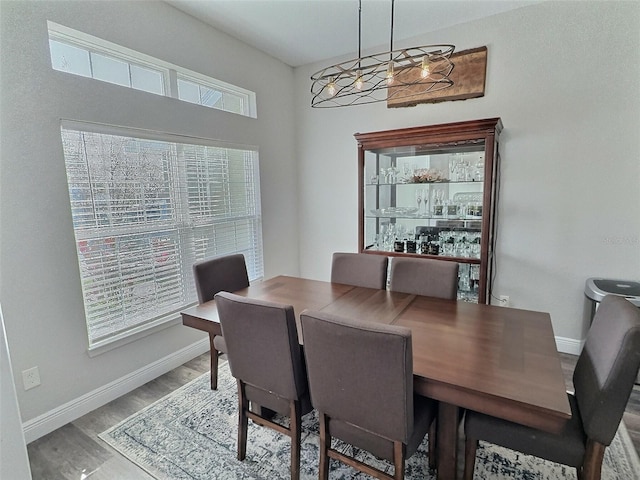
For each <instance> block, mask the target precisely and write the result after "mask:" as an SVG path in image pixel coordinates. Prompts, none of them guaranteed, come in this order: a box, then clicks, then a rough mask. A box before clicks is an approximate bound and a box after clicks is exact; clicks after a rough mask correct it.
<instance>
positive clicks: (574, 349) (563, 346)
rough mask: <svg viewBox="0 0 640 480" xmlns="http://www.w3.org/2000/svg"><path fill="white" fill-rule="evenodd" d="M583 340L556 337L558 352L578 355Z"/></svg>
mask: <svg viewBox="0 0 640 480" xmlns="http://www.w3.org/2000/svg"><path fill="white" fill-rule="evenodd" d="M583 346H584V340H576V339H575V338H565V337H556V348H557V349H558V351H559V352H562V353H570V354H571V355H580V352H581V351H582V347H583Z"/></svg>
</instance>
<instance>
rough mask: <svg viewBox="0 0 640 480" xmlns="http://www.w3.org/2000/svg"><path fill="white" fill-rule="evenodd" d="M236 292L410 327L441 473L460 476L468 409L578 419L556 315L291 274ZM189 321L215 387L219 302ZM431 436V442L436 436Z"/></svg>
mask: <svg viewBox="0 0 640 480" xmlns="http://www.w3.org/2000/svg"><path fill="white" fill-rule="evenodd" d="M234 293H236V294H238V295H242V296H246V297H251V298H256V299H262V300H268V301H271V302H277V303H283V304H288V305H292V306H293V308H294V311H295V314H296V320H297V322H298V338H299V340H300V343H302V336H301V334H300V332H301V329H300V323H299V322H300V320H299V316H300V313H301V312H302V311H303V310H305V309H308V310H316V311H323V312H330V313H333V314H336V315H341V316H345V317H350V318H355V319H359V320H364V321H368V322H375V323H385V324H393V325H401V326H404V327H407V328H409V329H411V332H412V342H413V376H414V390H415V391H416V393H418V394H420V395H424V396H426V397H430V398H433V399H436V400H438V401H439V409H438V422H437V442H436V443H437V456H438V467H437V478H438V479H440V480H451V479H455V478H457V476H458V472H457V455H458V449H457V444H458V424H459V419H460V416H459V415H460V411H461V409H470V410H475V411H477V412H482V413H486V414H489V415H493V416H496V417H500V418H504V419H507V420H510V421H513V422H517V423H520V424H523V425H528V426H531V427H534V428H538V429H542V430H546V431H549V432H559V431H560V430H561V429H562V427H563V426H564V424H565V423H566V421H567V420H568V419H569V418H571V410H570V407H569V401H568V399H567V395H566V387H565V382H564V376H563V372H562V367H561V364H560V357H559V354H558V351H557V349H556V344H555V339H554V334H553V327H552V324H551V317H550V315H549V314H548V313H542V312H535V311H530V310H520V309H515V308H505V307H497V306H492V305H479V304H473V303H467V302H462V301H454V300H444V299H438V298H432V297H421V296H417V295H409V294H405V293H398V292H391V291H387V290H378V289H370V288H361V287H354V286H351V285H344V284H338V283H330V282H323V281H318V280H310V279H304V278H297V277H289V276H278V277H274V278H271V279H269V280H265V281H262V282H257V283H255V284H253V285H251V286H249V287H248V288H245V289H243V290H239V291H237V292H234ZM181 314H182V321H183V324H184V325H186V326H189V327H193V328H196V329H199V330H203V331H205V332H207V333H208V334H209V338H210V343H211V347H212V348H211V386H212V388H216V386H217V366H218V355H217V352H216V351H215V348H214V346H213V338H214V337H215V336H216V335H220V334H221V329H220V324H219V321H218V314H217V310H216V305H215V301H210V302H207V303H203V304H201V305H196V306H193V307H190V308H187V309H186V310H184V311H182V312H181ZM430 441H431V439H430Z"/></svg>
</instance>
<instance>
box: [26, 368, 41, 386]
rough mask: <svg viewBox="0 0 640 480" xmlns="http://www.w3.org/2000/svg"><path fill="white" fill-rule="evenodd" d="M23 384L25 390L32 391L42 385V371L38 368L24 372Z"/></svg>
mask: <svg viewBox="0 0 640 480" xmlns="http://www.w3.org/2000/svg"><path fill="white" fill-rule="evenodd" d="M22 383H23V384H24V389H25V390H30V389H32V388H34V387H37V386H38V385H40V371H39V370H38V367H33V368H29V369H28V370H24V371H23V372H22Z"/></svg>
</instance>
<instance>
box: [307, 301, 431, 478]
mask: <svg viewBox="0 0 640 480" xmlns="http://www.w3.org/2000/svg"><path fill="white" fill-rule="evenodd" d="M300 321H301V323H302V337H303V341H304V352H305V358H306V360H307V373H308V376H309V390H310V392H311V402H312V404H313V406H314V407H315V408H316V410H318V416H319V419H320V467H319V469H320V474H319V478H320V479H321V480H326V479H327V478H328V476H329V458H333V459H336V460H339V461H341V462H343V463H345V464H347V465H350V466H352V467H354V468H356V469H358V470H360V471H362V472H364V473H367V474H368V475H372V476H374V477H376V478H380V479H388V480H391V479H402V478H404V471H405V465H404V462H405V459H406V458H408V457H409V456H411V455H412V454H413V453H414V452H415V451H416V450H417V448H418V446H419V445H420V443H421V442H422V439H423V438H424V437H425V435H426V433H427V431H428V430H429V427H430V425H431V424H432V423H433V421H434V419H435V416H436V413H437V403H436V402H435V401H433V400H431V399H428V398H424V397H420V396H418V395H415V394H414V392H413V356H412V344H411V330H409V329H407V328H404V327H399V326H394V325H382V324H375V323H365V322H361V321H356V320H350V319H346V318H343V317H339V316H336V315H332V314H327V313H322V312H312V311H309V310H306V311H304V312H303V313H302V314H301V315H300ZM332 438H338V439H340V440H342V441H343V442H346V443H348V444H351V445H352V446H354V447H356V448H361V449H363V450H367V451H369V452H370V453H372V454H374V455H375V456H377V457H379V458H382V459H385V460H388V461H390V462H392V463H393V465H394V475H393V476H391V475H389V474H386V473H384V472H382V471H381V470H379V469H377V468H374V467H373V466H371V465H368V464H366V463H363V462H361V461H359V460H356V459H355V458H354V457H351V456H348V455H347V454H345V453H341V452H340V451H338V450H336V449H334V448H332V444H331V440H332ZM431 441H432V439H431V438H430V439H429V442H431ZM434 453H435V452H434ZM430 466H431V464H430Z"/></svg>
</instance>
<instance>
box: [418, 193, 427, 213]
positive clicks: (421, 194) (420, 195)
mask: <svg viewBox="0 0 640 480" xmlns="http://www.w3.org/2000/svg"><path fill="white" fill-rule="evenodd" d="M423 198H424V189H423V188H416V203H417V204H418V213H420V205H421V204H422V199H423ZM426 204H427V202H425V205H426Z"/></svg>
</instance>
